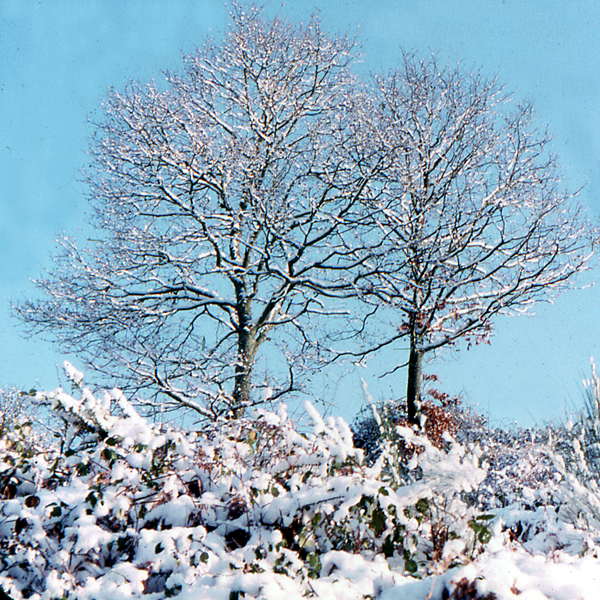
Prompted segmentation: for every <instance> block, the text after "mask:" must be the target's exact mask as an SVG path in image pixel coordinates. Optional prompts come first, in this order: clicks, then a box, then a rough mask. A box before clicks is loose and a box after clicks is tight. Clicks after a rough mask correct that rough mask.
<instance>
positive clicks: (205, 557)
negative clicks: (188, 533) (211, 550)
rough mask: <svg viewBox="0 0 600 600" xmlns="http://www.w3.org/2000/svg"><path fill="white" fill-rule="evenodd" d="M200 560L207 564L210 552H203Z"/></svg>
mask: <svg viewBox="0 0 600 600" xmlns="http://www.w3.org/2000/svg"><path fill="white" fill-rule="evenodd" d="M200 560H201V561H202V562H203V563H207V562H208V552H203V553H202V554H201V555H200Z"/></svg>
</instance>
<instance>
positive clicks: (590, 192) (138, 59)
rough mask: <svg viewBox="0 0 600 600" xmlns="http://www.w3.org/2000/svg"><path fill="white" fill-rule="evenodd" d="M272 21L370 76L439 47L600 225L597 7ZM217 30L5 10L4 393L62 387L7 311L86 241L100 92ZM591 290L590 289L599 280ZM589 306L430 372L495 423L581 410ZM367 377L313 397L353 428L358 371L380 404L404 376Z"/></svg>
mask: <svg viewBox="0 0 600 600" xmlns="http://www.w3.org/2000/svg"><path fill="white" fill-rule="evenodd" d="M267 10H268V11H269V13H272V14H275V13H276V12H278V11H279V12H280V13H281V14H282V15H283V16H287V17H289V18H290V19H304V20H305V19H307V18H308V16H309V15H310V14H311V12H313V11H314V10H317V11H318V12H319V14H320V16H321V20H322V22H323V23H324V25H325V26H326V28H327V29H328V30H329V31H331V32H337V31H341V32H345V31H350V32H355V31H356V30H357V29H358V30H359V41H360V44H361V47H362V52H363V63H362V66H361V68H363V69H364V70H365V71H375V72H376V71H379V70H381V69H388V68H392V67H393V66H394V65H395V64H396V63H397V62H398V60H399V57H400V55H401V48H404V49H407V50H415V51H417V52H423V53H426V52H429V51H431V50H433V51H439V52H440V53H441V54H442V55H443V56H445V57H447V58H448V59H449V60H451V61H460V62H461V63H463V64H464V65H465V66H467V67H469V68H470V67H476V68H481V70H482V71H483V72H484V73H486V74H488V75H498V77H499V79H500V80H501V81H503V82H504V83H505V84H506V86H507V88H508V89H509V90H511V91H513V92H514V93H515V95H516V96H517V97H520V98H526V99H531V100H533V102H534V104H535V106H536V109H537V118H538V121H539V123H540V124H548V125H549V126H550V129H551V131H553V132H554V138H555V141H554V149H555V151H556V152H557V153H558V154H559V155H560V156H561V158H562V163H563V165H564V166H565V167H566V168H567V170H568V179H569V182H570V183H571V185H572V186H573V187H576V186H579V185H580V184H586V187H585V188H584V190H583V192H582V198H583V200H584V201H585V203H586V204H587V205H588V207H589V209H590V211H591V213H592V214H594V215H598V214H600V102H599V100H600V4H598V3H597V2H594V1H591V0H585V1H583V0H542V1H538V0H439V1H438V0H418V1H415V0H395V1H391V0H380V2H379V3H377V5H375V4H372V3H370V2H359V1H347V2H341V1H338V0H295V1H294V0H292V1H289V2H286V3H284V4H282V3H281V2H271V3H269V4H268V5H267ZM227 20H228V17H227V11H226V8H225V6H224V4H223V3H222V2H221V1H220V0H214V1H213V0H194V1H192V0H188V1H181V0H127V1H125V0H121V1H116V0H103V1H100V0H98V1H91V0H77V1H66V0H41V1H35V2H34V1H33V0H0V340H1V343H0V385H4V386H17V387H22V388H26V389H29V388H30V387H33V386H39V385H41V386H43V387H46V388H53V387H55V386H56V385H57V384H58V379H57V368H56V365H57V364H60V363H61V362H62V360H63V357H61V356H59V355H58V354H57V353H56V350H55V348H54V347H53V346H51V345H50V344H48V343H47V342H44V341H43V340H42V339H40V338H34V339H33V340H24V339H22V338H21V336H20V329H19V327H18V323H17V322H16V321H15V320H14V319H12V318H11V317H10V308H9V304H10V301H11V300H18V299H23V298H27V297H31V296H33V295H34V294H35V289H34V287H33V286H32V284H31V283H30V281H29V280H30V278H34V277H37V276H39V275H40V274H41V273H42V271H43V269H44V268H48V267H49V266H50V265H51V260H50V257H51V255H52V254H53V252H54V249H55V242H54V240H55V238H56V236H57V235H58V234H60V233H61V232H62V231H65V232H66V233H68V234H69V235H75V236H77V235H78V234H79V236H80V237H85V218H84V217H85V211H86V208H87V207H86V202H85V198H84V190H83V187H82V185H81V184H80V183H78V170H79V169H80V168H81V167H82V166H83V165H84V164H85V161H86V155H85V151H86V147H87V139H88V137H89V135H90V133H91V128H90V126H89V125H88V124H87V121H88V117H93V116H94V111H95V110H96V109H97V107H98V106H99V104H100V102H101V100H102V98H103V96H104V94H105V92H106V90H107V89H108V88H109V87H110V86H112V87H116V88H119V87H122V86H123V85H124V84H125V82H126V81H127V80H128V79H130V78H136V79H142V80H146V79H149V78H153V77H155V78H157V79H159V78H160V77H161V71H162V70H163V69H166V68H177V67H178V66H179V64H180V56H181V53H182V52H184V53H188V52H192V51H193V50H194V48H195V46H198V45H202V44H203V42H204V41H205V39H206V37H207V36H209V35H210V36H212V37H213V38H214V39H215V40H219V38H220V37H221V35H222V33H223V31H224V29H225V28H226V27H227ZM587 279H596V280H599V281H600V268H596V269H595V271H594V272H593V273H591V274H590V277H588V278H586V280H587ZM582 281H583V280H582ZM599 306H600V287H598V286H596V287H591V288H588V289H585V290H583V291H572V292H568V293H567V294H565V295H563V296H561V297H560V298H559V299H558V300H557V301H556V302H555V303H554V304H552V305H543V306H540V307H539V309H538V310H537V311H536V312H537V316H535V317H531V318H519V319H500V320H498V321H497V327H496V334H495V336H494V337H493V338H492V343H491V345H490V346H485V347H479V348H475V349H473V350H470V351H467V350H465V349H464V348H462V349H461V350H460V352H454V351H449V352H443V353H441V354H440V355H439V356H438V357H436V360H435V362H433V363H432V364H430V365H428V367H427V371H429V372H433V373H437V374H438V376H440V378H441V384H440V387H441V388H442V389H444V390H445V391H449V392H451V393H456V394H459V393H460V394H462V396H463V398H464V399H465V401H466V402H467V403H468V404H471V405H475V406H477V407H478V409H479V410H481V411H482V412H484V413H486V414H488V413H489V415H490V416H491V418H492V419H494V420H498V419H500V420H506V421H510V420H516V421H518V422H519V423H520V424H522V425H530V424H532V423H534V422H542V421H544V420H547V419H551V418H561V417H562V416H563V415H564V414H565V411H566V410H567V409H568V408H569V407H570V406H572V405H573V404H577V403H578V402H580V382H581V379H582V377H584V376H585V375H586V374H587V373H588V372H589V357H590V356H594V355H595V356H597V358H598V361H599V362H600V319H598V318H597V317H598V307H599ZM70 358H71V360H72V361H73V362H74V363H75V364H77V361H76V357H70ZM374 373H375V369H370V370H368V371H366V372H364V373H363V372H361V373H360V374H357V373H354V374H351V375H349V376H348V377H347V378H346V379H345V380H344V381H342V382H337V381H332V382H329V383H327V384H324V385H323V387H322V390H321V393H322V394H323V395H324V396H325V399H326V400H328V399H330V398H333V397H336V394H337V400H338V407H339V408H338V412H341V413H342V414H344V416H346V417H348V418H351V417H352V416H353V414H354V413H355V412H356V410H358V408H359V407H360V404H361V402H362V396H361V395H360V393H359V392H358V391H356V390H358V389H359V387H360V386H359V385H358V381H359V379H358V377H359V375H363V376H365V378H366V379H367V381H368V384H369V387H370V390H371V392H372V393H373V396H374V397H375V398H376V399H379V398H385V397H388V396H390V395H393V396H394V397H397V396H398V395H401V393H402V389H403V388H404V385H405V382H404V377H403V376H402V377H400V378H396V379H393V378H391V379H390V380H389V381H388V380H385V381H379V380H378V379H377V378H376V377H375V376H374ZM350 391H352V393H351V394H350V396H349V393H350ZM342 397H343V398H344V402H343V403H342V401H341V398H342ZM348 397H351V398H353V399H352V401H351V402H348V401H347V400H346V399H347V398H348Z"/></svg>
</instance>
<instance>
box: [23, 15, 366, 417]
mask: <svg viewBox="0 0 600 600" xmlns="http://www.w3.org/2000/svg"><path fill="white" fill-rule="evenodd" d="M352 52H353V40H351V39H347V38H334V39H331V38H329V37H327V36H326V35H324V34H323V32H322V31H321V30H320V27H319V23H318V22H317V21H316V20H315V19H313V20H312V21H311V22H310V23H309V24H308V25H307V26H298V27H293V26H290V25H287V24H285V23H283V22H281V21H280V20H278V19H276V20H274V21H272V22H271V21H265V20H264V19H263V18H262V17H261V15H260V11H259V10H257V9H254V8H251V9H248V10H247V11H246V10H244V9H241V8H234V11H233V13H232V27H231V29H230V31H229V33H228V35H227V36H226V39H225V41H224V43H223V45H222V46H221V47H214V46H210V45H207V46H206V47H204V48H203V49H202V50H200V51H198V52H197V53H196V54H194V55H192V56H188V57H185V58H184V62H185V72H184V73H183V74H178V73H167V74H166V75H167V77H166V79H167V85H166V86H163V87H164V88H165V89H161V88H160V87H159V86H157V85H155V84H154V83H151V84H148V85H140V84H137V83H132V84H131V85H130V86H129V87H128V88H127V89H126V90H125V91H124V92H123V93H119V92H117V91H111V92H110V94H109V96H108V100H107V102H106V104H105V106H104V120H102V121H101V122H99V123H98V124H97V125H96V129H97V131H96V135H95V138H94V139H93V141H92V144H91V155H92V159H93V160H92V164H91V166H90V167H89V169H88V170H87V173H86V180H87V183H88V184H89V189H90V194H89V199H90V201H91V203H92V205H93V206H94V210H95V212H94V219H93V222H92V224H93V225H94V226H95V227H96V229H97V231H98V239H96V240H91V241H90V243H89V244H88V246H87V247H86V248H85V249H83V250H80V249H79V248H78V246H77V245H76V244H75V243H74V242H73V241H71V240H70V239H68V238H64V239H63V241H62V245H63V248H64V252H63V253H62V255H60V256H59V257H58V258H57V266H56V268H55V270H54V271H53V272H52V273H51V274H50V275H49V277H47V278H46V279H43V280H40V281H38V282H37V283H38V286H39V287H40V288H41V289H42V290H43V291H44V292H45V295H46V298H45V299H43V300H40V301H31V302H25V303H24V304H22V305H20V306H17V307H16V312H17V314H18V315H19V316H20V317H21V319H22V320H23V321H25V323H27V324H28V325H30V326H31V329H32V330H33V331H34V332H36V331H37V332H39V331H47V332H50V333H51V334H53V335H54V336H56V338H57V340H58V341H59V342H60V344H61V345H62V347H63V348H64V349H65V350H68V351H75V352H77V353H79V355H80V356H82V357H83V358H84V359H86V360H87V362H88V364H89V366H91V367H93V368H94V369H95V370H96V371H97V372H99V373H104V374H105V375H106V376H115V375H121V377H122V376H123V375H124V374H125V375H126V376H127V377H128V380H129V384H125V385H124V386H123V387H126V389H129V390H135V391H137V392H139V391H146V392H148V393H150V394H151V395H152V397H156V395H160V396H161V397H162V398H165V397H166V398H167V399H168V400H169V402H168V403H167V406H173V407H175V408H181V407H187V408H191V409H193V410H195V411H197V412H198V413H200V414H201V415H204V416H209V417H214V416H216V415H219V414H222V413H224V412H226V413H229V414H232V415H240V414H241V413H242V412H243V410H244V407H246V406H248V405H249V404H252V403H256V402H260V401H261V400H262V398H261V396H258V393H259V392H258V391H255V392H253V391H252V390H253V389H255V388H259V387H260V386H263V387H265V388H269V391H268V392H267V393H263V395H262V396H265V397H272V398H276V397H278V396H279V395H281V394H283V393H285V392H287V391H291V390H294V389H295V388H296V378H297V373H298V372H302V371H305V370H306V368H307V366H310V365H311V364H312V365H313V366H314V365H315V364H319V361H320V360H321V359H323V358H326V357H325V356H323V351H324V350H323V348H322V346H321V345H320V344H319V336H326V335H327V331H328V327H329V326H330V325H331V323H332V320H333V317H334V316H335V315H336V314H340V312H343V311H341V308H342V307H343V304H342V303H341V301H342V300H344V299H345V298H349V297H352V296H353V295H354V294H355V289H356V288H355V285H354V284H353V281H352V280H353V278H356V277H359V274H360V273H361V272H362V271H363V270H365V269H367V268H368V267H364V266H363V265H364V264H365V261H366V259H367V258H368V257H369V255H370V254H371V252H370V249H369V245H368V244H366V243H365V242H361V235H360V233H359V232H360V229H361V227H360V224H361V222H364V221H365V218H366V217H365V209H364V205H363V204H361V203H360V200H361V198H362V197H363V196H365V194H366V193H367V191H368V182H369V179H370V177H372V173H371V172H366V171H364V170H363V169H362V167H361V165H360V163H359V162H357V161H356V160H354V159H353V158H352V157H351V156H350V154H349V153H348V152H346V151H345V148H346V147H349V148H350V147H352V146H353V144H354V143H353V141H352V139H351V137H352V136H354V135H355V128H354V127H350V124H352V123H354V122H356V119H357V117H356V115H355V113H356V104H357V98H358V97H359V93H358V91H357V86H356V84H355V80H354V77H353V75H352V73H351V72H350V69H349V66H350V63H351V60H352ZM362 239H367V236H363V237H362ZM376 243H378V242H376ZM353 274H354V275H353ZM338 325H339V324H338ZM331 326H333V325H331ZM266 346H270V347H271V349H270V350H269V351H267V352H265V353H264V354H263V356H264V357H265V360H266V361H271V362H275V363H277V366H276V368H272V369H270V370H268V369H266V370H267V377H265V378H264V379H262V380H261V381H259V382H257V381H254V382H253V381H252V373H253V369H254V370H255V365H256V363H257V360H258V358H259V356H260V352H261V351H262V350H263V347H266ZM275 350H277V351H278V353H279V354H277V353H276V352H275ZM284 362H285V363H287V367H286V368H284V369H283V375H284V377H283V378H281V377H280V378H279V379H277V377H278V376H279V375H281V372H282V364H283V363H284ZM271 388H272V391H271ZM263 392H264V390H263Z"/></svg>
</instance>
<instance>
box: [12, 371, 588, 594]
mask: <svg viewBox="0 0 600 600" xmlns="http://www.w3.org/2000/svg"><path fill="white" fill-rule="evenodd" d="M65 370H66V371H67V370H68V369H67V368H66V367H65ZM78 373H79V372H76V373H74V372H71V374H72V375H73V381H74V382H75V379H78V381H79V382H81V381H82V379H83V376H81V378H79V375H78ZM75 391H76V392H77V394H78V396H75V395H69V394H66V393H65V392H64V391H63V390H55V391H54V392H48V393H38V395H37V397H36V401H38V402H43V403H47V404H50V405H51V406H52V410H53V412H54V414H55V416H56V418H58V419H59V420H61V421H62V422H63V423H64V424H65V428H64V431H65V432H66V433H65V434H63V438H62V439H61V440H60V444H62V448H61V445H60V444H59V445H58V446H53V445H52V443H50V442H49V441H48V440H47V439H43V438H39V437H36V435H33V434H31V433H30V432H29V430H28V429H27V428H20V427H19V426H18V424H15V427H14V428H13V429H12V430H11V429H10V428H7V429H6V430H4V431H2V432H0V447H1V448H2V449H3V455H2V461H1V462H0V480H1V481H0V484H2V489H4V490H9V489H11V490H13V491H11V492H10V493H9V492H8V491H6V492H4V495H3V496H2V497H1V498H0V544H2V547H3V548H8V549H9V551H8V552H5V553H4V554H3V555H2V556H1V557H0V585H1V586H2V588H3V589H4V590H5V591H6V592H7V593H8V594H9V595H10V596H11V598H13V599H14V600H22V599H24V598H31V599H32V600H38V599H40V600H53V599H55V598H63V597H76V598H78V599H81V600H92V599H93V600H120V599H123V600H125V599H130V598H142V597H146V598H148V600H158V599H159V598H161V599H162V598H166V597H173V596H177V597H178V598H180V599H181V600H184V599H190V600H192V599H193V600H202V599H207V600H208V599H210V600H218V599H219V598H223V599H225V600H229V599H230V598H232V597H239V598H256V599H259V598H260V599H261V600H276V599H285V600H296V599H298V600H300V599H301V598H305V597H307V596H308V597H312V596H314V597H318V598H319V599H320V600H322V599H331V600H334V599H335V600H364V598H373V599H375V598H377V599H378V600H401V599H402V600H404V599H410V600H440V599H441V598H442V597H444V594H445V595H446V597H448V595H450V597H452V598H455V597H456V598H462V597H463V596H460V595H458V596H457V595H454V596H452V593H453V591H454V590H457V589H463V588H464V589H471V591H473V590H474V589H475V588H476V589H477V592H478V593H479V595H480V596H481V597H482V598H483V597H485V595H487V594H494V596H490V598H492V597H493V598H495V599H496V600H514V599H515V598H516V597H518V598H519V600H597V598H598V597H599V592H598V590H599V589H600V586H599V584H600V581H599V580H600V518H599V515H600V509H599V500H598V483H597V480H596V479H595V476H594V475H593V469H591V466H590V464H588V462H586V461H587V460H588V459H587V455H586V448H587V447H586V445H585V437H584V436H583V435H582V431H583V430H582V429H581V422H580V421H573V422H572V423H571V424H570V426H569V428H565V429H564V430H562V431H559V432H553V433H547V435H542V434H540V433H539V432H538V433H537V434H536V435H535V436H532V435H531V433H528V434H527V435H525V434H523V435H521V436H520V437H518V436H517V437H513V438H510V437H509V438H508V440H505V441H504V442H499V441H497V440H494V439H492V438H489V437H488V438H486V437H485V435H484V434H483V433H482V432H479V433H478V434H477V436H478V442H477V443H476V442H473V441H472V440H471V441H469V440H466V439H465V440H462V441H458V440H457V439H455V438H453V437H452V436H450V434H449V432H446V433H444V435H443V436H442V441H441V442H440V443H439V444H438V445H435V444H434V443H433V441H432V440H430V439H428V438H426V437H424V436H423V435H421V434H420V433H419V432H417V431H415V430H412V429H410V428H407V427H400V426H396V427H395V428H394V432H393V433H394V435H395V436H396V438H394V439H389V440H387V441H386V440H383V442H382V451H381V454H380V456H379V458H378V459H377V460H376V461H375V462H373V463H372V464H368V463H366V462H365V459H364V453H363V451H362V450H360V449H357V448H355V447H354V445H353V440H352V432H351V430H350V427H349V426H348V424H347V423H346V422H345V421H343V419H339V418H338V419H335V418H331V417H329V418H323V417H322V416H321V415H320V414H319V412H318V411H317V410H316V408H315V407H314V405H313V404H311V403H307V404H306V406H305V408H306V413H307V417H308V420H309V421H310V423H312V430H311V429H310V428H307V426H306V425H303V427H302V431H303V432H302V433H300V431H299V430H298V428H297V425H296V424H295V423H294V422H293V421H292V420H291V419H290V418H289V417H288V414H287V410H286V409H285V407H284V406H280V407H279V409H278V410H277V411H275V412H269V411H265V410H256V411H255V412H254V414H253V416H252V419H238V420H235V421H223V422H219V423H216V424H214V425H212V426H209V427H207V428H206V429H205V430H201V431H195V432H190V431H186V430H182V429H177V428H175V427H171V426H167V425H161V424H157V423H152V422H149V421H147V420H146V419H144V418H143V417H142V416H140V415H139V414H138V413H137V412H136V410H135V408H134V406H133V404H132V403H131V402H130V401H129V400H128V399H127V398H125V396H124V395H123V394H121V393H120V392H118V390H117V391H115V390H113V391H110V392H106V393H99V394H97V395H94V394H93V393H92V392H91V391H90V389H88V388H82V387H81V386H79V387H78V388H76V389H75ZM379 422H380V424H381V423H382V417H381V416H379ZM306 431H308V433H306ZM565 436H567V437H565ZM568 436H572V437H568ZM577 436H579V437H577ZM567 442H568V443H567ZM397 444H400V445H402V444H403V445H404V447H405V448H408V449H412V450H410V451H407V454H404V455H403V454H401V453H398V450H397V448H398V447H399V446H397ZM559 449H560V452H559ZM9 486H12V487H9ZM444 532H445V533H444ZM444 536H445V537H444ZM436 540H437V541H436ZM444 590H446V592H444ZM473 593H474V592H473ZM456 594H458V592H456ZM464 597H466V596H464ZM468 597H469V598H474V596H473V595H471V596H468Z"/></svg>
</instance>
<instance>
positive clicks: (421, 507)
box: [415, 498, 429, 514]
mask: <svg viewBox="0 0 600 600" xmlns="http://www.w3.org/2000/svg"><path fill="white" fill-rule="evenodd" d="M415 508H416V509H417V511H418V512H420V513H422V514H426V513H427V511H429V502H428V501H427V500H426V499H425V498H421V499H420V500H419V501H418V502H417V504H416V505H415Z"/></svg>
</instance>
